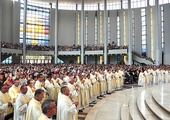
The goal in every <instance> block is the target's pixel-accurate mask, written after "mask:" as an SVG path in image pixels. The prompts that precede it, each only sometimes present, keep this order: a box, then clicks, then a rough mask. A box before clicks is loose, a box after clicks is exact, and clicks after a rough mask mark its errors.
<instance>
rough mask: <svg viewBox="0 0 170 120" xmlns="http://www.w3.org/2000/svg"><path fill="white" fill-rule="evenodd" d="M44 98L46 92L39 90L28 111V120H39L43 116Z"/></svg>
mask: <svg viewBox="0 0 170 120" xmlns="http://www.w3.org/2000/svg"><path fill="white" fill-rule="evenodd" d="M43 98H44V90H42V89H37V90H36V91H35V94H34V98H32V100H31V101H30V102H29V105H28V110H27V113H26V120H38V118H39V117H40V116H41V114H42V109H41V101H42V100H43Z"/></svg>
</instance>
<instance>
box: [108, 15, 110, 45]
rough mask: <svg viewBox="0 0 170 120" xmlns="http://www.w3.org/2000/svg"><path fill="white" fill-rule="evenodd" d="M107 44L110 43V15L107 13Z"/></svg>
mask: <svg viewBox="0 0 170 120" xmlns="http://www.w3.org/2000/svg"><path fill="white" fill-rule="evenodd" d="M108 43H110V14H109V12H108Z"/></svg>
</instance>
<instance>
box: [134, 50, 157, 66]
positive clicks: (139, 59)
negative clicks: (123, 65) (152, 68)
mask: <svg viewBox="0 0 170 120" xmlns="http://www.w3.org/2000/svg"><path fill="white" fill-rule="evenodd" d="M132 59H133V61H135V62H137V63H140V64H147V65H153V64H154V63H153V62H151V61H150V60H147V59H146V58H145V57H139V56H138V55H136V54H134V53H133V54H132Z"/></svg>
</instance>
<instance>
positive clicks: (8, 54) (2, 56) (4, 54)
mask: <svg viewBox="0 0 170 120" xmlns="http://www.w3.org/2000/svg"><path fill="white" fill-rule="evenodd" d="M11 55H12V54H11V53H1V62H2V61H4V60H5V59H7V58H8V57H10V56H11Z"/></svg>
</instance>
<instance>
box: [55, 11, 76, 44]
mask: <svg viewBox="0 0 170 120" xmlns="http://www.w3.org/2000/svg"><path fill="white" fill-rule="evenodd" d="M74 12H75V11H72V10H59V13H58V22H59V24H58V45H73V44H74Z"/></svg>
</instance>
